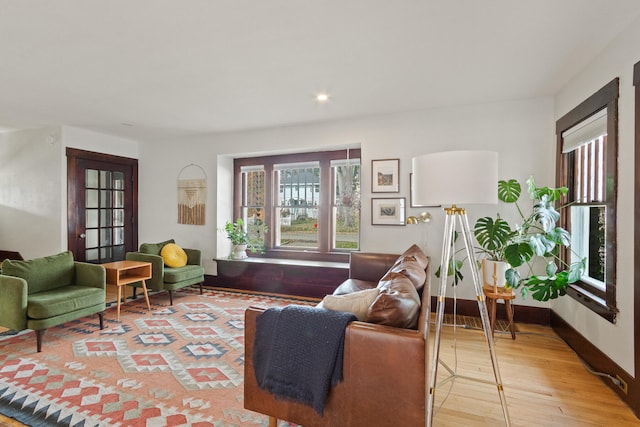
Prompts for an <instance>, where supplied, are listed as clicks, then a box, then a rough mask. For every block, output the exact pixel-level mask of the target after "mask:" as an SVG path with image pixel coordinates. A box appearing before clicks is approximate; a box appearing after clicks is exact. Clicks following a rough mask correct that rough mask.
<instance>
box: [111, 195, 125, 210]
mask: <svg viewBox="0 0 640 427" xmlns="http://www.w3.org/2000/svg"><path fill="white" fill-rule="evenodd" d="M113 207H114V208H123V207H124V191H114V192H113Z"/></svg>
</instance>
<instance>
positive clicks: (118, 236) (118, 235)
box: [113, 227, 124, 245]
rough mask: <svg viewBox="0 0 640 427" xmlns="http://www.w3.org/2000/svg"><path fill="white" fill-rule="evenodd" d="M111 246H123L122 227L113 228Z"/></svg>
mask: <svg viewBox="0 0 640 427" xmlns="http://www.w3.org/2000/svg"><path fill="white" fill-rule="evenodd" d="M113 244H114V245H122V244H124V228H123V227H115V228H114V229H113Z"/></svg>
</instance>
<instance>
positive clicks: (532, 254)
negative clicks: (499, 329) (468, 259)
mask: <svg viewBox="0 0 640 427" xmlns="http://www.w3.org/2000/svg"><path fill="white" fill-rule="evenodd" d="M527 186H528V194H529V197H530V198H531V201H532V203H533V208H532V210H531V212H529V213H524V212H523V210H522V209H521V208H520V206H519V205H518V199H519V198H520V194H521V192H522V188H521V186H520V183H519V182H518V181H516V180H515V179H511V180H508V181H499V182H498V199H499V200H500V201H502V202H504V203H509V204H515V206H516V209H517V211H518V214H519V216H520V221H519V222H518V223H517V224H515V226H513V227H512V226H511V225H510V224H509V222H507V221H506V220H505V219H503V218H502V217H500V215H499V214H498V215H497V216H496V217H495V218H492V217H488V216H487V217H483V218H480V219H478V220H477V221H476V223H475V226H474V228H473V233H474V235H475V237H476V240H477V241H478V244H479V245H480V246H479V247H478V248H476V251H477V252H478V253H480V254H481V255H482V256H483V257H484V258H485V259H487V260H490V261H501V262H505V263H507V264H508V265H507V266H505V267H504V269H503V270H502V271H504V274H500V278H499V280H500V281H501V282H502V283H504V286H506V287H508V288H513V289H519V290H520V292H521V294H522V296H523V297H526V296H527V295H528V294H529V293H530V294H531V297H532V298H533V299H535V300H537V301H548V300H550V299H554V298H558V297H559V296H562V295H565V294H566V290H567V287H568V286H569V285H570V284H571V283H575V282H576V281H578V280H579V279H580V278H581V277H582V275H583V273H584V270H585V263H586V260H585V259H582V260H580V261H578V262H574V263H571V264H567V263H566V262H564V261H563V260H562V259H561V258H560V256H559V251H560V248H561V247H562V246H565V247H569V245H570V244H571V235H570V234H569V232H568V231H567V230H565V229H564V228H562V227H560V226H557V222H558V221H559V219H560V213H559V212H558V210H556V209H555V208H554V206H553V204H554V202H555V201H557V200H559V199H560V197H561V196H563V195H565V194H566V193H567V191H568V190H567V188H566V187H561V188H550V187H537V186H536V185H535V181H534V179H533V177H530V178H529V179H528V180H527ZM560 209H562V208H560ZM538 260H543V261H544V262H545V263H546V268H545V273H546V275H538V274H534V266H533V264H534V262H536V261H538ZM463 262H464V260H455V259H453V258H452V259H451V260H449V275H453V276H454V278H453V281H454V285H455V284H457V283H458V281H460V280H461V279H462V278H463V276H462V273H461V271H460V269H461V267H462V265H463ZM522 266H526V267H527V268H528V270H527V273H526V274H524V275H522V274H521V273H520V271H518V268H520V267H522ZM497 270H498V271H499V270H500V269H497ZM439 274H440V271H439V269H438V271H437V272H436V275H437V276H438V277H439ZM482 274H483V277H488V276H490V275H491V274H487V273H485V272H484V271H483V272H482Z"/></svg>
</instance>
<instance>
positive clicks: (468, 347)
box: [431, 324, 640, 427]
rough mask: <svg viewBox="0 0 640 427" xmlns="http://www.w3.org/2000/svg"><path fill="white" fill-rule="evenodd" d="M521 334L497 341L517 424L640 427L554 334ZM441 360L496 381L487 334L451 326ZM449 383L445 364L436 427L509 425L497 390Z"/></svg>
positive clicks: (528, 328) (533, 330) (537, 330)
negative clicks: (513, 337)
mask: <svg viewBox="0 0 640 427" xmlns="http://www.w3.org/2000/svg"><path fill="white" fill-rule="evenodd" d="M518 328H519V330H520V332H519V333H518V334H517V337H516V340H512V339H511V336H510V334H498V333H496V338H495V344H496V345H495V349H496V353H497V358H498V366H499V370H500V374H501V376H502V383H503V386H504V392H505V396H506V401H507V408H508V412H509V415H510V419H511V425H512V426H527V427H528V426H536V427H538V426H562V427H568V426H576V427H577V426H580V427H585V426H640V420H638V418H636V416H635V415H634V414H633V412H632V411H631V410H630V409H629V407H628V406H627V405H626V404H625V403H624V402H623V401H622V400H621V399H619V398H618V396H617V395H616V394H615V393H614V392H613V391H612V390H610V389H609V388H608V387H607V386H605V385H604V383H603V382H602V380H601V379H600V377H597V376H595V375H593V374H591V373H589V371H588V370H587V369H586V367H585V366H584V365H583V364H582V362H581V361H580V359H579V358H578V357H577V356H576V354H575V353H574V352H573V351H572V350H571V349H570V348H569V346H567V344H566V343H565V342H564V341H562V340H561V339H559V338H558V336H557V335H556V334H555V333H554V332H553V330H552V329H551V328H549V327H543V326H538V325H523V324H518ZM431 335H432V337H433V326H432V334H431ZM456 354H457V359H456ZM440 358H441V359H442V360H443V361H444V362H445V363H446V364H447V365H448V366H449V367H450V368H452V369H453V368H454V367H455V366H456V360H457V370H455V369H454V370H455V371H456V372H457V374H458V375H464V376H469V377H473V378H480V379H484V380H488V381H493V369H492V368H491V359H490V357H489V353H488V350H487V345H486V342H485V340H484V335H483V333H482V330H471V329H462V328H460V327H458V328H456V329H455V331H454V328H453V327H451V326H444V327H443V333H442V341H441V345H440ZM447 377H449V374H448V372H447V371H446V370H445V369H444V368H442V366H440V367H439V368H438V387H437V388H436V394H435V411H434V414H435V416H434V419H433V420H434V423H433V425H434V426H500V425H505V424H504V417H503V413H502V406H501V405H500V399H499V396H498V392H497V389H496V386H495V385H493V384H491V385H490V384H484V383H479V382H475V381H469V380H466V379H462V378H456V379H455V381H453V382H446V383H444V384H442V381H443V379H445V378H447ZM606 381H609V380H608V379H607V380H606Z"/></svg>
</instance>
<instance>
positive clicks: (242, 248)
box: [231, 245, 248, 259]
mask: <svg viewBox="0 0 640 427" xmlns="http://www.w3.org/2000/svg"><path fill="white" fill-rule="evenodd" d="M245 258H248V256H247V245H234V246H233V252H231V259H245Z"/></svg>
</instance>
